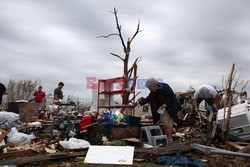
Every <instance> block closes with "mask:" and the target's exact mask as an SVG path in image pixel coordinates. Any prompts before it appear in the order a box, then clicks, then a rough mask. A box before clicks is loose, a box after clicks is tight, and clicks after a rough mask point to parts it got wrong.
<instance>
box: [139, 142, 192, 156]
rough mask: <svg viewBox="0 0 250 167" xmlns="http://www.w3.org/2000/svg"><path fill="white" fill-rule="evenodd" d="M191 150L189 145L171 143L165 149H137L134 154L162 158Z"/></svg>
mask: <svg viewBox="0 0 250 167" xmlns="http://www.w3.org/2000/svg"><path fill="white" fill-rule="evenodd" d="M191 150H193V148H192V146H191V144H190V143H179V142H176V143H173V144H171V145H167V146H165V147H160V148H150V149H148V148H139V149H135V153H139V154H152V155H154V156H163V155H173V154H176V153H177V152H181V153H185V152H188V151H191Z"/></svg>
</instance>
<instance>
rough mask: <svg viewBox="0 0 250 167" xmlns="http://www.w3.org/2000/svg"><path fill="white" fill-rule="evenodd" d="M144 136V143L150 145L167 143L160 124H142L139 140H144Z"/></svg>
mask: <svg viewBox="0 0 250 167" xmlns="http://www.w3.org/2000/svg"><path fill="white" fill-rule="evenodd" d="M144 137H146V138H147V140H146V143H147V144H150V145H152V146H157V145H159V144H168V140H167V137H166V135H163V134H162V131H161V128H160V126H157V125H155V126H144V127H141V141H142V142H145V140H144Z"/></svg>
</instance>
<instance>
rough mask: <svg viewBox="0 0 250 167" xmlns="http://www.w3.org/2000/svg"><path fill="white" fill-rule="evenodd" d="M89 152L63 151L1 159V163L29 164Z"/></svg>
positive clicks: (78, 155) (83, 154)
mask: <svg viewBox="0 0 250 167" xmlns="http://www.w3.org/2000/svg"><path fill="white" fill-rule="evenodd" d="M86 154H87V152H86V151H84V152H75V153H61V154H59V153H58V154H56V155H53V154H52V155H49V156H46V155H35V156H32V158H31V157H22V158H13V159H8V160H4V161H0V165H16V166H21V165H28V164H34V163H40V162H45V161H52V160H58V159H66V158H72V157H81V156H85V155H86Z"/></svg>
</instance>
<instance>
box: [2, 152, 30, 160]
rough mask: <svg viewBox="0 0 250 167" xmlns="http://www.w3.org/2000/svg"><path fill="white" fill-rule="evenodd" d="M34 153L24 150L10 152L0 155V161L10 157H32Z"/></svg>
mask: <svg viewBox="0 0 250 167" xmlns="http://www.w3.org/2000/svg"><path fill="white" fill-rule="evenodd" d="M33 154H34V151H32V150H24V151H12V152H7V153H2V154H0V159H7V158H12V157H24V156H28V155H33Z"/></svg>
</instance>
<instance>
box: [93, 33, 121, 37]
mask: <svg viewBox="0 0 250 167" xmlns="http://www.w3.org/2000/svg"><path fill="white" fill-rule="evenodd" d="M111 36H119V34H117V33H112V34H108V35H101V36H97V37H96V38H109V37H111Z"/></svg>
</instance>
